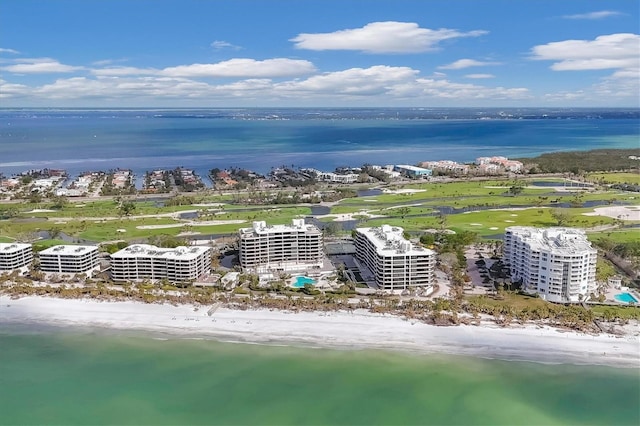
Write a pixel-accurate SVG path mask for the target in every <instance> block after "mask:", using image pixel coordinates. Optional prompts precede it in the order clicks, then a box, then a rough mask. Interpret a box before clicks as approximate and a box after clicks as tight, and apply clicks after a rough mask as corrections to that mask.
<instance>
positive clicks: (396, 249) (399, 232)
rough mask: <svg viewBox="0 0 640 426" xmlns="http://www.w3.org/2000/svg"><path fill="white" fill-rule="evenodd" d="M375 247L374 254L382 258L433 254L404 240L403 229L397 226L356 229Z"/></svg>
mask: <svg viewBox="0 0 640 426" xmlns="http://www.w3.org/2000/svg"><path fill="white" fill-rule="evenodd" d="M356 231H358V232H360V233H361V234H363V235H365V236H366V237H367V238H368V239H369V241H370V242H371V243H373V244H374V245H375V248H376V252H377V253H378V254H380V255H382V256H391V255H398V254H404V255H414V254H423V255H424V254H433V253H434V252H433V251H432V250H429V249H426V248H423V247H419V246H416V245H415V244H413V243H412V242H411V241H409V240H407V239H405V238H404V229H402V228H400V227H399V226H391V225H382V226H380V227H375V228H357V229H356Z"/></svg>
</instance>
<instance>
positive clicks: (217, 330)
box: [0, 296, 640, 368]
mask: <svg viewBox="0 0 640 426" xmlns="http://www.w3.org/2000/svg"><path fill="white" fill-rule="evenodd" d="M209 309H210V307H196V306H194V305H178V306H173V305H167V304H164V305H160V304H143V303H138V302H130V301H126V302H98V301H95V300H88V299H56V298H49V297H23V298H20V299H11V298H10V297H9V296H0V325H3V324H4V325H11V324H13V325H25V326H31V325H35V326H53V327H64V328H67V327H90V328H99V329H105V330H122V331H135V332H147V333H151V334H152V335H156V334H158V335H161V336H175V337H177V338H204V339H213V340H217V341H221V342H225V341H226V342H239V343H252V344H265V345H278V344H285V345H292V346H301V347H323V348H328V349H341V350H360V349H375V350H391V351H408V352H413V353H425V354H429V353H433V354H441V355H446V354H455V355H463V356H472V357H479V358H495V359H502V360H517V361H530V362H539V363H552V364H580V365H603V366H612V367H619V368H640V356H638V349H639V348H640V333H639V332H640V328H639V326H638V325H637V324H634V325H631V326H628V327H630V328H631V333H627V334H626V335H625V336H613V335H607V334H600V335H591V334H584V333H577V332H573V331H559V330H557V329H554V328H551V327H547V326H536V325H526V326H520V327H517V326H516V327H507V328H502V327H499V326H496V325H490V324H488V323H487V324H483V325H482V326H467V325H460V326H452V327H439V326H433V325H428V324H424V323H421V322H418V321H411V320H406V319H402V318H400V317H397V316H391V315H382V314H372V313H368V312H364V311H356V312H354V313H348V312H343V311H339V312H299V313H293V312H287V311H271V310H266V309H260V310H253V309H248V310H231V309H226V308H219V309H215V310H214V312H212V311H209Z"/></svg>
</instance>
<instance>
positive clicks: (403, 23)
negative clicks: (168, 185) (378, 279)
mask: <svg viewBox="0 0 640 426" xmlns="http://www.w3.org/2000/svg"><path fill="white" fill-rule="evenodd" d="M639 4H640V2H637V1H635V0H608V1H589V0H565V1H561V0H368V1H364V0H251V1H249V0H217V1H207V0H109V1H105V0H48V1H43V0H37V1H34V0H2V1H1V2H0V106H2V107H21V106H35V107H37V106H47V107H67V106H68V107H73V106H87V107H116V106H123V107H126V106H148V107H238V106H239V107H244V106H420V107H424V106H620V107H638V106H639V103H640V95H639V93H640V81H639V80H640V77H639V76H640V36H639V33H640V28H639V27H640V6H639Z"/></svg>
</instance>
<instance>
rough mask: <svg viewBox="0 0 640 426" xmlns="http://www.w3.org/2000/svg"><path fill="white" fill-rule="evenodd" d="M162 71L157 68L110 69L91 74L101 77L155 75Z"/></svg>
mask: <svg viewBox="0 0 640 426" xmlns="http://www.w3.org/2000/svg"><path fill="white" fill-rule="evenodd" d="M159 72H160V71H159V70H157V69H155V68H136V67H108V68H96V69H92V70H91V73H92V74H94V75H100V76H126V75H154V74H158V73H159Z"/></svg>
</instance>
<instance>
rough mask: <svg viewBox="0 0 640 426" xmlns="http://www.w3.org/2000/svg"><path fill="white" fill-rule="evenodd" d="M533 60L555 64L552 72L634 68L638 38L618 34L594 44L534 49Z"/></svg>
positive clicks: (583, 42)
mask: <svg viewBox="0 0 640 426" xmlns="http://www.w3.org/2000/svg"><path fill="white" fill-rule="evenodd" d="M531 51H532V59H538V60H547V61H556V62H555V63H554V64H553V65H551V69H553V70H555V71H579V70H601V69H615V68H630V67H633V68H637V67H638V66H639V65H640V55H638V52H640V36H638V34H630V33H618V34H609V35H602V36H599V37H596V38H595V39H594V40H564V41H558V42H552V43H547V44H543V45H538V46H534V47H533V49H531Z"/></svg>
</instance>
